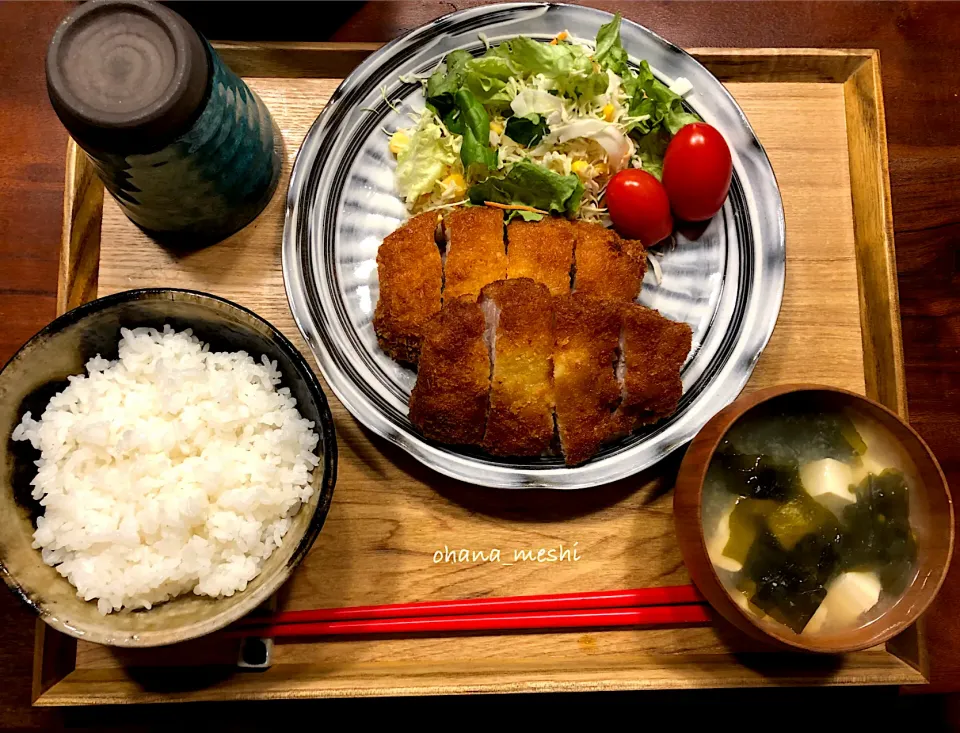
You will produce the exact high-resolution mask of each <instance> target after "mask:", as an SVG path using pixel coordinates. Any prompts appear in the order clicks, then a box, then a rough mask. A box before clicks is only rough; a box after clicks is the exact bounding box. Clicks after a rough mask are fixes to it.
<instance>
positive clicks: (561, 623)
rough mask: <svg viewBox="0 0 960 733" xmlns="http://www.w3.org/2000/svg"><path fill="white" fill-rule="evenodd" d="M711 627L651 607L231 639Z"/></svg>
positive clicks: (327, 625) (319, 625) (297, 627)
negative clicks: (622, 627)
mask: <svg viewBox="0 0 960 733" xmlns="http://www.w3.org/2000/svg"><path fill="white" fill-rule="evenodd" d="M709 623H710V613H709V611H708V607H707V605H706V604H703V603H690V604H687V605H671V606H647V607H639V608H599V609H588V610H573V611H542V612H533V613H493V614H490V613H480V614H469V615H462V616H428V617H419V618H384V619H369V620H354V621H320V622H312V623H279V624H267V625H264V626H252V627H246V628H244V627H240V628H238V627H233V628H232V629H231V630H228V631H227V632H226V634H227V636H230V637H239V636H258V637H291V636H294V637H308V636H342V635H360V634H412V633H444V632H451V631H515V630H520V629H527V630H530V629H535V630H541V631H546V630H550V629H572V628H604V627H606V628H610V627H618V626H634V627H636V626H646V627H649V626H688V625H704V624H709Z"/></svg>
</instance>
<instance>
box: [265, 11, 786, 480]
mask: <svg viewBox="0 0 960 733" xmlns="http://www.w3.org/2000/svg"><path fill="white" fill-rule="evenodd" d="M609 20H610V15H609V14H608V13H604V12H600V11H598V10H591V9H588V8H582V7H577V6H569V5H540V4H523V5H493V6H486V7H481V8H475V9H470V10H464V11H461V12H457V13H453V14H451V15H448V16H446V17H443V18H440V19H438V20H435V21H434V22H432V23H429V24H428V25H425V26H423V27H421V28H418V29H416V30H414V31H411V32H410V33H408V34H407V35H405V36H403V37H401V38H398V39H397V40H395V41H393V42H392V43H390V44H389V45H387V46H385V47H384V48H383V49H381V50H380V51H378V52H377V53H375V54H374V55H372V56H371V57H370V58H369V59H367V60H366V61H365V62H364V63H363V64H362V65H361V66H360V67H359V68H358V69H357V70H356V71H354V72H353V73H352V74H351V75H350V77H349V78H347V79H346V80H345V81H344V82H343V84H341V85H340V87H339V88H338V89H337V91H336V93H334V95H333V96H332V97H331V99H330V102H329V104H328V105H327V106H326V108H325V109H324V110H323V113H322V114H321V115H320V117H319V118H318V119H317V121H316V123H315V124H314V125H313V127H312V128H311V130H310V132H309V133H308V134H307V136H306V139H305V140H304V142H303V146H302V148H301V150H300V154H299V156H298V157H297V162H296V165H295V166H294V170H293V176H292V178H291V181H290V190H289V193H288V195H287V215H286V223H285V226H284V235H283V275H284V283H285V285H286V289H287V297H288V299H289V301H290V308H291V310H292V311H293V315H294V317H295V319H296V321H297V325H298V326H299V328H300V330H301V332H302V333H303V335H304V337H305V338H306V340H307V342H308V343H309V344H310V348H311V349H312V350H313V353H314V355H315V356H316V358H317V361H318V363H319V365H320V369H321V371H322V372H323V376H324V377H325V378H326V380H327V383H328V384H329V385H330V387H331V389H333V391H334V392H335V393H336V395H337V397H339V398H340V400H341V402H343V404H344V405H345V406H346V407H347V409H348V410H350V412H351V413H353V415H354V416H355V417H356V418H357V420H359V421H360V422H361V423H363V424H364V425H366V426H367V427H368V428H369V429H371V430H373V431H374V432H375V433H377V434H379V435H381V436H383V437H385V438H387V439H388V440H391V441H392V442H394V443H396V444H397V445H399V446H401V447H402V448H404V449H405V450H407V451H409V452H410V453H411V454H412V455H414V456H415V457H416V458H418V459H419V460H420V461H422V462H423V463H425V464H426V465H428V466H431V467H432V468H434V469H436V470H437V471H440V472H441V473H444V474H447V475H448V476H452V477H454V478H457V479H461V480H463V481H469V482H472V483H476V484H482V485H485V486H495V487H504V488H534V487H547V488H557V489H574V488H583V487H587V486H594V485H597V484H601V483H606V482H608V481H614V480H616V479H620V478H624V477H626V476H629V475H631V474H634V473H636V472H638V471H641V470H643V469H644V468H647V467H649V466H651V465H652V464H654V463H656V462H657V461H659V460H661V459H662V458H664V457H665V456H667V455H668V454H669V453H671V452H672V451H674V450H676V449H677V448H679V447H680V446H682V445H683V444H684V443H686V442H687V441H688V440H690V439H691V438H692V437H693V436H694V435H695V434H696V433H697V431H698V430H699V429H700V428H701V427H702V426H703V425H704V423H706V422H707V420H709V419H710V417H711V416H712V415H713V414H714V413H716V412H717V411H718V410H720V409H721V408H722V407H724V406H725V405H726V404H728V403H729V402H731V401H732V400H733V399H734V398H735V397H736V396H737V394H738V393H739V392H740V390H741V389H742V388H743V386H744V384H745V383H746V381H747V379H748V378H749V376H750V374H751V372H752V371H753V367H754V365H755V364H756V361H757V358H758V357H759V356H760V353H761V351H762V350H763V348H764V346H765V345H766V343H767V340H768V339H769V337H770V334H771V332H772V331H773V327H774V324H775V322H776V320H777V314H778V313H779V310H780V300H781V296H782V294H783V282H784V265H785V254H784V222H783V207H782V204H781V201H780V193H779V191H778V189H777V183H776V180H775V178H774V175H773V170H772V168H771V167H770V161H769V160H768V159H767V156H766V154H765V153H764V151H763V148H762V147H761V145H760V143H759V141H758V140H757V138H756V135H754V132H753V130H752V129H751V127H750V125H749V123H748V122H747V120H746V118H745V117H744V114H743V112H742V111H741V109H740V108H739V107H738V106H737V103H736V102H735V101H734V100H733V98H732V97H731V96H730V94H729V93H728V92H727V90H726V89H725V88H724V87H723V85H722V84H720V82H719V81H718V80H717V79H716V78H715V77H714V76H713V75H711V74H710V72H708V71H707V70H706V69H705V68H704V67H703V66H701V65H700V64H699V63H697V61H695V60H694V59H693V58H691V57H690V56H689V55H687V54H686V53H684V52H683V51H682V50H681V49H679V48H677V47H676V46H673V45H671V44H670V43H668V42H667V41H665V40H663V39H662V38H660V37H659V36H657V35H655V34H654V33H652V32H650V31H649V30H647V29H645V28H643V27H641V26H639V25H636V24H634V23H630V22H627V21H624V23H623V25H622V28H621V35H622V39H623V43H624V46H625V47H626V49H627V51H628V53H629V54H630V58H631V61H634V62H639V61H640V60H641V59H646V60H647V61H648V62H649V63H650V66H651V67H652V68H653V70H654V73H655V74H656V75H657V76H658V77H660V78H661V79H662V80H664V81H665V82H667V83H669V82H670V81H671V80H672V79H673V78H675V77H678V76H683V77H686V78H687V79H688V80H689V81H690V82H691V83H692V84H693V91H692V92H691V93H690V94H689V95H687V98H686V101H687V103H688V104H689V106H690V107H692V108H693V109H694V110H695V111H696V112H697V113H698V114H699V115H700V116H701V117H702V118H703V119H704V120H705V121H706V122H709V123H710V124H712V125H713V126H715V127H716V128H718V129H719V130H720V131H721V132H722V133H723V135H724V136H725V137H726V139H727V141H728V143H729V144H730V148H731V151H732V153H733V164H734V174H733V183H732V185H731V189H730V196H729V198H728V201H727V203H726V204H725V205H724V208H723V210H722V212H721V213H720V214H718V215H717V216H715V217H714V218H713V220H712V221H711V222H710V224H709V226H708V228H707V230H706V231H705V232H704V233H703V234H702V235H700V236H699V237H697V239H696V240H695V241H687V240H686V239H684V238H683V237H682V236H681V237H680V238H679V243H678V246H676V247H675V248H672V249H670V250H669V251H666V252H665V253H664V255H663V258H662V259H661V260H660V262H661V264H662V269H663V280H662V283H661V284H657V282H656V280H655V278H654V277H653V274H652V273H648V274H647V279H646V280H645V282H644V285H643V292H642V295H641V297H640V302H641V303H643V304H644V305H648V306H650V307H652V308H656V309H657V310H659V311H660V312H661V313H663V314H664V315H665V316H667V317H669V318H672V319H674V320H677V321H686V322H687V323H689V324H690V325H691V327H692V328H693V350H692V351H691V355H690V357H689V359H688V360H687V363H686V365H685V367H684V370H683V385H684V396H683V399H682V400H681V402H680V406H679V409H678V410H677V412H676V414H674V415H673V416H672V417H670V418H669V419H666V420H663V421H662V422H660V423H658V424H657V425H654V426H651V427H649V428H647V429H644V430H641V431H638V432H636V433H634V434H633V435H631V436H629V437H627V438H624V439H622V440H620V441H619V442H616V443H613V444H610V445H609V446H607V447H606V448H604V449H603V450H602V451H601V452H600V453H598V454H597V455H596V456H595V457H594V458H593V459H592V460H590V461H589V462H587V463H586V464H584V465H581V466H577V467H576V468H567V467H565V466H564V465H563V460H562V458H560V457H542V458H537V459H504V458H496V457H493V456H490V455H487V454H486V453H484V452H482V451H480V450H471V449H464V448H459V447H451V446H447V445H441V444H439V443H435V442H433V441H429V440H426V439H424V438H423V436H421V435H420V434H419V433H418V432H417V431H416V429H415V428H413V426H412V425H411V424H410V421H409V420H408V419H407V403H408V399H409V396H410V390H411V389H412V387H413V385H414V382H415V380H416V375H415V374H414V373H413V372H412V371H409V370H407V369H404V368H403V367H401V366H399V365H398V364H397V363H395V362H394V361H392V360H391V359H390V358H389V357H387V356H386V355H385V354H384V353H383V352H382V351H381V350H380V349H379V347H378V346H377V339H376V336H375V334H374V331H373V324H372V319H373V310H374V306H375V305H376V302H377V294H378V287H377V266H376V256H377V248H378V247H379V245H380V242H381V241H382V240H383V238H384V237H385V236H386V235H387V234H389V233H390V232H391V231H393V230H394V229H395V228H396V227H397V226H398V225H399V224H400V223H401V222H402V221H403V220H404V219H405V218H406V212H405V209H404V205H403V203H402V202H401V200H400V199H399V198H398V197H397V194H396V192H395V190H394V186H393V170H394V160H393V156H392V155H390V153H389V151H388V149H387V141H388V140H387V134H385V132H386V133H390V132H392V131H393V130H395V129H397V128H398V127H401V126H402V127H406V126H408V125H409V113H410V112H418V111H419V110H421V109H422V108H423V104H424V100H423V94H422V91H421V88H420V85H419V84H417V83H407V82H404V81H402V80H401V77H404V78H407V79H410V78H411V77H410V76H409V75H412V74H419V75H422V74H424V73H425V72H429V71H430V70H431V69H433V68H434V67H435V66H436V65H437V63H438V62H439V61H440V60H441V59H442V58H443V56H444V55H446V54H447V53H448V52H450V51H452V50H454V49H457V48H463V49H467V50H468V51H471V52H473V53H477V54H479V53H482V52H483V50H484V40H483V39H484V38H486V40H487V41H488V42H491V43H496V42H497V41H498V40H500V39H505V38H511V37H513V36H517V35H527V36H531V37H534V38H538V39H543V40H549V39H551V38H553V37H554V36H555V35H556V34H557V33H559V32H560V31H563V30H568V31H570V33H571V35H573V36H574V37H576V38H578V39H585V40H592V39H593V38H595V37H596V33H597V29H598V28H599V27H600V26H601V25H602V24H604V23H606V22H608V21H609ZM388 100H389V103H388Z"/></svg>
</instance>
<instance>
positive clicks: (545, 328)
mask: <svg viewBox="0 0 960 733" xmlns="http://www.w3.org/2000/svg"><path fill="white" fill-rule="evenodd" d="M480 306H481V308H482V309H483V311H484V314H485V315H486V316H487V328H488V333H489V334H490V339H489V341H490V349H491V352H492V358H493V371H492V379H491V384H490V412H489V414H488V416H487V430H486V433H485V434H484V437H483V447H484V448H486V449H487V450H488V451H490V452H491V453H493V454H494V455H503V456H538V455H540V454H541V453H543V452H544V451H545V450H547V449H548V448H549V447H550V443H551V442H552V440H553V401H554V400H553V303H552V298H551V297H550V291H549V290H547V286H546V285H543V284H542V283H538V282H534V281H533V280H531V279H530V278H522V279H514V280H500V281H498V282H495V283H491V284H490V285H487V286H486V287H484V289H483V290H482V291H481V295H480Z"/></svg>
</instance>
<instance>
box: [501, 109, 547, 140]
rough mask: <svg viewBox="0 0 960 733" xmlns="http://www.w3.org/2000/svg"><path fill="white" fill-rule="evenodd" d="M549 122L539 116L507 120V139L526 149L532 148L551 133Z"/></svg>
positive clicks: (532, 115)
mask: <svg viewBox="0 0 960 733" xmlns="http://www.w3.org/2000/svg"><path fill="white" fill-rule="evenodd" d="M549 129H550V128H549V127H548V126H547V121H546V120H545V119H544V118H543V117H541V116H540V115H538V114H535V113H534V114H529V115H526V116H525V117H511V118H510V119H509V120H507V127H506V129H505V130H504V133H505V134H506V136H507V137H509V138H510V139H511V140H513V141H514V142H516V143H519V144H520V145H523V146H524V147H525V148H532V147H533V146H534V145H536V144H537V143H538V142H540V141H541V140H542V139H543V136H544V135H546V134H547V132H548V131H549Z"/></svg>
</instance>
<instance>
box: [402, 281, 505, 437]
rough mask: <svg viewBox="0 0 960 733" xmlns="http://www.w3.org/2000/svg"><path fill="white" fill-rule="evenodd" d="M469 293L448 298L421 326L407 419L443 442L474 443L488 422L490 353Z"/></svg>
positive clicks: (478, 314) (478, 307) (473, 301)
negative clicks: (418, 361) (421, 332)
mask: <svg viewBox="0 0 960 733" xmlns="http://www.w3.org/2000/svg"><path fill="white" fill-rule="evenodd" d="M484 328H485V324H484V319H483V312H482V311H481V310H480V306H479V305H477V302H476V299H475V298H472V297H466V298H460V299H458V300H453V301H447V302H446V303H445V304H444V306H443V308H442V309H441V310H440V312H439V313H437V314H436V315H435V316H433V317H432V318H431V319H430V320H429V321H427V323H426V324H425V325H424V328H423V343H422V345H421V348H420V368H419V372H418V374H417V383H416V385H414V388H413V392H412V393H411V394H410V422H412V423H413V424H414V425H415V426H416V427H417V428H419V429H420V431H421V432H422V433H423V434H424V435H426V436H427V437H428V438H432V439H434V440H439V441H441V442H443V443H455V444H470V445H479V444H480V443H481V442H482V441H483V432H484V428H485V426H486V422H487V404H488V395H489V392H490V354H489V352H488V350H487V343H486V341H485V339H484Z"/></svg>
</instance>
